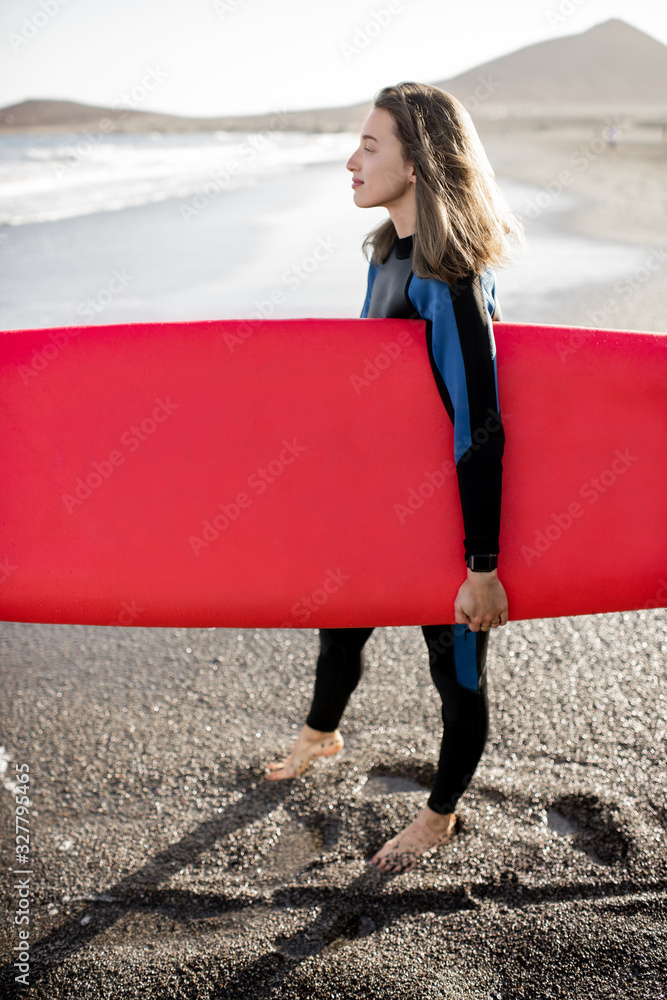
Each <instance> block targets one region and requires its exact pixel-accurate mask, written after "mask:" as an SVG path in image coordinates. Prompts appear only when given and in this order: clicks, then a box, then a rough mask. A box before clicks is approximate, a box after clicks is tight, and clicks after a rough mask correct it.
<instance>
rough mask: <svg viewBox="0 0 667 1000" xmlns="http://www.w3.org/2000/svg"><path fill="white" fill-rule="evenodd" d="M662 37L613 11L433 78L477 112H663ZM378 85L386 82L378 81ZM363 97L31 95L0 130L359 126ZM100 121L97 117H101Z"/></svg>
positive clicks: (3, 117) (487, 115)
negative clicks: (264, 105) (164, 104)
mask: <svg viewBox="0 0 667 1000" xmlns="http://www.w3.org/2000/svg"><path fill="white" fill-rule="evenodd" d="M666 81H667V46H666V45H663V44H662V43H661V42H659V41H657V40H656V39H655V38H651V37H650V35H647V34H645V33H644V32H642V31H639V30H638V29H637V28H633V27H631V26H630V25H629V24H626V23H625V22H624V21H620V20H617V19H614V20H610V21H606V22H604V23H602V24H599V25H596V26H595V27H594V28H590V29H589V30H588V31H584V32H582V33H581V34H578V35H569V36H567V37H565V38H555V39H550V40H549V41H546V42H538V43H537V44H535V45H529V46H527V47H525V48H523V49H519V50H517V51H516V52H513V53H511V54H510V55H507V56H502V57H501V58H499V59H493V60H491V61H490V62H486V63H483V64H481V65H479V66H476V67H474V68H473V69H471V70H469V71H468V72H466V73H461V74H460V75H459V76H455V77H449V78H446V79H443V80H438V81H437V82H436V84H437V86H439V87H442V88H443V90H446V91H448V92H450V93H452V94H454V95H455V96H456V97H458V98H459V100H461V101H463V103H464V104H465V105H466V107H467V108H468V109H469V110H470V111H471V113H472V114H473V115H474V117H475V120H476V121H479V120H483V119H497V118H505V117H513V118H523V119H531V118H545V117H549V118H552V119H561V120H563V119H567V120H572V119H582V118H585V117H590V116H593V117H597V116H600V115H604V114H605V113H608V114H611V113H621V112H622V113H625V114H630V115H632V116H635V117H648V118H649V119H650V120H652V121H667V88H666V87H665V82H666ZM379 83H380V84H382V83H383V81H379ZM369 104H370V101H365V102H363V103H360V104H354V105H349V106H346V107H340V108H312V109H308V110H303V111H290V112H281V113H278V112H276V113H274V114H264V115H243V116H229V115H227V116H221V117H216V118H186V117H180V116H177V115H165V114H159V113H157V112H146V111H133V110H131V109H128V108H115V109H111V108H103V107H95V106H91V105H84V104H78V103H76V102H73V101H57V100H55V101H54V100H28V101H23V102H22V103H20V104H15V105H12V106H11V107H7V108H4V109H2V110H0V132H5V133H7V132H63V131H68V130H69V131H75V132H81V131H85V130H86V129H100V128H101V129H102V130H103V131H109V132H111V131H113V132H152V131H156V132H195V131H206V132H210V131H228V130H235V131H240V130H243V131H259V130H261V129H265V128H276V127H278V128H280V129H293V130H298V131H308V132H339V131H348V130H349V131H356V130H357V129H358V128H359V126H360V124H361V121H362V119H363V116H364V113H365V111H366V109H367V108H368V106H369ZM102 122H104V125H102V124H101V123H102Z"/></svg>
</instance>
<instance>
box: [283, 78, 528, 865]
mask: <svg viewBox="0 0 667 1000" xmlns="http://www.w3.org/2000/svg"><path fill="white" fill-rule="evenodd" d="M347 169H348V170H349V171H350V172H351V173H352V187H353V189H354V201H355V204H356V205H358V206H359V207H360V208H374V207H377V206H382V207H384V208H386V209H387V211H388V213H389V218H388V219H387V220H386V221H384V222H383V223H382V224H381V225H379V226H378V227H377V228H376V229H375V230H374V231H373V232H371V233H370V234H369V235H368V237H367V238H366V240H365V241H364V249H366V248H367V247H369V248H370V249H371V251H372V256H371V262H370V267H369V275H368V290H367V295H366V301H365V303H364V307H363V311H362V316H364V317H365V316H368V317H394V318H421V319H424V320H425V321H426V338H427V344H428V350H429V358H430V361H431V366H432V369H433V374H434V377H435V380H436V384H437V386H438V390H439V392H440V395H441V397H442V401H443V404H444V406H445V407H446V409H447V412H448V414H449V416H450V419H451V420H452V422H453V424H454V451H455V460H456V470H457V478H458V485H459V495H460V499H461V507H462V511H463V521H464V527H465V536H466V537H465V539H464V548H465V559H466V564H467V565H466V578H465V579H464V580H463V582H462V584H461V587H460V589H459V591H458V594H457V597H456V601H455V605H454V611H455V620H456V622H457V624H456V625H432V626H426V625H424V626H422V632H423V634H424V638H425V640H426V643H427V646H428V649H429V659H430V669H431V675H432V678H433V681H434V683H435V686H436V688H437V689H438V692H439V694H440V697H441V699H442V718H443V724H444V732H443V738H442V745H441V751H440V759H439V764H438V770H437V775H436V780H435V785H434V787H433V791H432V792H431V795H430V797H429V800H428V804H427V805H426V806H425V807H424V809H423V810H422V812H421V813H420V815H419V816H418V817H417V819H416V820H415V821H414V822H413V823H411V824H410V825H409V826H408V827H407V828H406V829H405V830H403V831H401V832H400V833H399V834H398V835H397V836H395V837H393V838H392V839H391V840H389V841H388V842H387V843H386V844H385V845H384V847H382V848H381V850H379V851H378V852H377V854H376V855H375V856H374V857H373V858H372V859H371V862H370V863H371V864H372V865H374V866H375V867H376V868H377V869H378V870H379V871H384V872H398V871H407V870H408V869H410V868H412V867H414V865H415V864H416V863H417V862H418V860H419V857H420V856H421V855H422V854H423V853H424V852H425V851H427V850H429V849H430V848H432V847H434V846H435V845H436V844H440V843H443V842H444V841H446V840H448V839H450V838H451V837H452V836H453V834H454V833H455V830H456V825H457V821H456V815H455V813H454V808H455V806H456V803H457V801H458V799H459V798H460V797H461V795H462V794H463V792H464V790H465V788H466V787H467V785H468V783H469V782H470V779H471V778H472V775H473V773H474V771H475V768H476V766H477V763H478V761H479V759H480V757H481V755H482V751H483V749H484V744H485V741H486V734H487V718H488V708H487V694H486V683H485V661H486V649H487V643H488V633H489V630H490V629H493V628H498V627H499V626H501V625H504V624H505V623H506V622H507V615H508V608H507V597H506V594H505V590H504V588H503V585H502V584H501V582H500V580H499V579H498V571H497V559H498V551H499V546H498V533H499V527H500V497H501V478H502V454H503V448H504V440H505V439H504V432H503V427H502V422H501V419H500V410H499V405H498V398H497V381H496V366H495V345H494V339H493V330H492V320H493V319H496V320H497V319H499V318H500V312H499V308H498V305H497V302H496V293H495V279H494V275H493V272H492V271H491V270H490V268H491V267H494V266H498V265H501V264H503V263H506V262H507V261H508V260H509V256H510V245H509V239H510V237H511V236H514V237H516V238H517V239H518V240H519V241H521V240H522V233H521V229H520V225H519V224H518V223H517V221H516V220H515V219H514V217H513V216H512V214H511V212H510V211H509V209H508V207H507V205H506V204H505V202H504V200H503V199H502V197H501V195H500V193H499V191H498V188H497V186H496V184H495V180H494V177H493V172H492V170H491V167H490V165H489V163H488V160H487V159H486V156H485V154H484V151H483V149H482V146H481V143H480V141H479V138H478V136H477V133H476V131H475V128H474V126H473V124H472V121H471V119H470V117H469V115H468V113H467V112H466V110H465V108H464V107H463V106H462V105H461V104H460V103H459V102H458V101H457V100H456V99H455V98H453V97H451V96H450V95H449V94H446V93H444V92H443V91H442V90H439V89H438V88H437V87H431V86H427V85H423V84H416V83H402V84H399V85H398V86H396V87H386V88H385V89H384V90H382V91H380V93H379V94H378V95H377V96H376V98H375V102H374V107H373V110H372V111H371V113H370V114H369V115H368V117H367V118H366V120H365V122H364V125H363V127H362V134H361V143H360V145H359V148H358V149H357V150H356V151H355V152H354V153H353V155H352V156H351V157H350V159H349V161H348V163H347ZM461 572H462V575H463V566H462V569H461ZM372 631H373V629H372V628H349V629H340V628H337V629H320V653H319V657H318V661H317V672H316V679H315V692H314V696H313V703H312V706H311V710H310V713H309V715H308V718H307V720H306V724H305V725H304V727H303V729H302V730H301V733H300V735H299V737H298V739H297V741H296V744H295V746H294V748H293V750H292V752H291V753H290V754H289V756H288V757H287V758H286V759H285V760H283V761H280V762H279V761H275V762H273V763H272V764H270V765H269V769H268V771H267V774H266V777H267V778H270V779H271V780H279V779H283V778H292V777H295V776H296V775H299V774H301V773H302V772H303V771H304V770H305V768H306V766H307V765H308V763H309V761H310V760H312V759H313V758H314V757H318V756H327V757H328V756H331V755H332V754H335V753H337V752H338V751H339V750H340V749H341V747H342V746H343V738H342V736H341V735H340V732H339V731H338V724H339V721H340V718H341V716H342V714H343V711H344V709H345V705H346V704H347V701H348V699H349V696H350V694H351V693H352V691H353V690H354V689H355V687H356V685H357V683H358V681H359V678H360V676H361V670H362V659H361V651H362V648H363V646H364V643H365V642H366V640H367V639H368V637H369V636H370V634H371V633H372Z"/></svg>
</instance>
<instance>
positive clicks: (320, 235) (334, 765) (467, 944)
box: [0, 122, 667, 1000]
mask: <svg viewBox="0 0 667 1000" xmlns="http://www.w3.org/2000/svg"><path fill="white" fill-rule="evenodd" d="M602 127H603V125H602V123H593V124H570V125H568V124H564V125H562V126H560V127H559V128H556V127H550V126H549V125H548V123H546V122H545V124H544V128H542V129H534V128H532V127H531V128H530V129H529V128H519V127H512V128H509V127H506V126H504V127H501V126H500V125H499V124H498V123H494V124H493V125H487V126H484V128H482V129H481V132H482V137H483V139H484V142H485V144H486V148H487V152H488V154H489V157H490V159H491V162H492V163H493V165H494V168H495V169H496V171H497V173H498V176H499V177H500V178H501V180H504V179H506V180H507V182H508V185H509V184H512V185H514V188H513V191H514V194H513V197H515V198H517V200H518V203H517V205H516V207H517V209H520V210H523V209H525V208H526V206H528V207H529V211H528V213H527V215H526V229H527V235H528V240H529V243H530V241H531V240H532V241H533V250H532V251H529V252H528V253H527V254H525V255H522V256H519V257H518V259H517V263H516V265H515V268H513V269H512V270H511V271H508V272H507V273H504V274H502V275H500V276H499V284H500V288H501V301H502V302H503V303H504V309H505V318H506V319H508V320H516V321H523V322H528V321H534V322H535V321H541V322H545V323H563V324H570V325H577V326H596V327H610V328H612V327H613V328H618V329H637V330H642V329H645V330H655V331H661V332H665V331H666V330H667V309H666V308H665V306H666V305H667V296H666V293H665V280H664V262H665V260H666V259H667V258H666V257H665V254H666V253H667V193H666V188H665V181H664V176H665V172H664V168H665V157H666V153H665V147H664V146H662V145H661V142H660V141H659V137H658V135H657V133H656V132H655V130H650V129H649V130H644V131H642V129H640V128H639V127H631V126H628V128H627V129H626V130H625V132H624V134H623V135H622V137H621V139H620V141H619V144H618V149H617V150H616V151H615V152H610V151H609V150H608V149H607V148H606V145H605V144H603V145H602V146H601V145H600V143H601V142H602V138H601V135H602V133H601V129H602ZM598 139H599V140H600V141H599V142H598V141H596V140H598ZM582 150H583V151H584V153H585V150H589V152H590V158H589V159H588V165H587V166H586V167H583V166H581V165H580V166H579V168H577V162H579V164H581V162H582V161H581V159H579V160H578V161H577V160H576V159H575V160H573V159H572V158H573V156H575V157H576V156H577V154H578V155H579V157H581V156H582V155H584V153H582ZM584 158H586V157H585V155H584ZM343 166H344V161H343V163H341V162H325V163H321V164H316V165H312V166H309V167H307V168H305V169H304V170H302V171H300V172H298V173H289V172H288V173H285V174H283V175H281V176H280V177H272V178H271V179H270V180H268V181H267V182H266V184H265V185H263V184H262V183H257V184H255V185H253V186H247V187H244V188H241V189H239V191H238V192H236V193H235V194H234V197H233V198H225V197H224V196H221V197H219V198H214V199H212V200H211V202H210V204H209V205H208V206H207V208H206V210H205V211H203V212H202V213H201V215H200V217H199V218H198V219H197V221H196V222H195V223H193V225H191V226H187V225H185V224H184V223H183V220H182V217H181V216H180V215H179V212H178V205H179V200H178V199H170V200H167V201H163V202H159V203H156V204H145V205H141V206H137V207H134V208H124V209H123V210H121V211H118V212H105V213H102V212H101V213H97V214H91V215H85V216H78V217H75V218H69V219H63V220H61V221H59V222H42V223H36V224H34V225H29V226H22V227H4V228H3V229H2V230H1V232H2V236H3V237H4V238H3V239H2V240H0V256H1V257H2V261H3V263H4V264H5V265H6V269H5V274H6V279H5V280H6V286H5V290H4V293H3V321H2V323H0V325H1V326H3V328H4V329H15V328H17V327H18V326H26V327H27V326H31V325H34V326H51V325H60V324H63V325H64V324H67V323H75V322H83V320H82V319H81V318H80V316H79V315H78V314H77V305H79V304H80V303H81V302H82V301H85V300H86V298H87V297H89V296H91V295H92V294H94V292H95V290H96V289H98V288H101V287H104V283H105V282H106V281H108V275H109V273H110V271H111V270H112V269H113V268H117V269H123V268H125V269H126V270H127V272H128V273H129V274H131V275H133V280H132V282H131V283H130V284H128V286H127V291H126V292H124V293H123V294H122V295H119V296H118V297H117V298H116V299H115V300H114V301H113V303H112V304H110V305H109V307H108V309H107V310H106V311H105V312H104V313H102V314H101V316H100V321H101V322H114V321H118V320H119V319H121V318H122V317H124V318H125V319H126V320H138V319H184V318H192V319H195V318H213V317H216V316H218V317H220V318H222V317H223V316H242V315H247V313H248V311H249V310H250V309H252V308H253V300H255V299H260V300H261V299H262V298H265V297H266V295H267V294H268V293H270V291H271V289H272V288H275V287H277V286H278V285H279V284H280V282H281V276H282V275H283V274H284V273H285V272H286V271H287V270H289V269H290V268H292V267H294V266H295V265H298V264H299V262H300V261H302V260H303V259H304V258H305V257H306V256H308V255H309V254H311V253H312V248H313V247H314V246H315V245H316V243H317V240H318V239H324V240H329V241H330V243H331V244H332V245H333V244H338V245H337V246H335V247H333V252H332V253H331V254H330V255H329V257H328V258H327V260H326V261H325V262H324V263H323V264H322V266H321V267H320V268H318V269H317V270H316V271H315V272H314V273H313V274H312V275H311V276H310V277H309V278H308V280H307V281H305V280H304V281H302V282H301V284H300V286H299V287H298V288H297V289H295V291H294V294H293V296H292V297H290V298H288V299H287V301H286V303H285V304H284V305H283V306H281V307H280V309H279V310H276V312H275V314H274V315H276V316H279V315H358V312H359V309H360V306H361V302H362V301H363V293H364V289H365V273H366V266H365V263H364V260H363V257H362V255H361V253H360V250H359V246H360V241H361V237H362V235H363V233H364V232H365V231H366V230H367V229H368V228H370V227H371V226H372V224H373V222H374V221H375V219H374V218H371V214H370V213H368V214H367V215H364V214H362V213H359V212H358V210H356V209H354V206H353V205H351V195H350V192H349V187H348V181H347V179H346V178H345V177H343V180H342V182H339V181H338V180H337V178H338V177H339V175H340V173H341V170H342V168H343ZM563 171H567V172H568V173H569V175H570V176H571V180H570V179H568V180H567V181H565V180H564V178H563V177H562V176H561V177H560V180H559V176H560V175H561V174H562V172H563ZM343 173H344V171H343ZM558 184H560V186H561V188H562V191H558ZM508 191H509V187H508ZM540 195H542V196H543V197H542V198H541V200H538V199H539V196H540ZM181 201H182V199H181ZM531 205H534V206H535V208H534V209H530V206H531ZM380 214H381V213H380ZM531 214H532V215H533V217H532V218H531V217H530V215H531ZM535 247H537V248H538V251H539V252H536V251H535ZM550 250H551V251H552V252H553V255H554V256H551V257H550V256H549V253H550ZM568 262H569V263H568ZM568 266H570V267H571V271H568V270H567V267H568ZM535 276H537V277H535ZM77 317H78V318H77ZM666 579H667V577H666ZM663 585H667V584H665V581H662V580H661V581H656V591H658V589H659V588H660V587H662V586H663ZM510 613H511V609H510ZM666 623H667V611H665V610H655V609H649V610H645V611H632V612H626V613H615V614H609V615H599V616H590V617H579V618H561V619H552V620H537V621H524V622H510V623H509V624H508V625H507V626H506V627H505V628H504V629H503V630H501V631H499V632H497V633H495V634H494V635H493V636H492V637H491V642H490V653H489V662H488V671H489V679H490V699H491V729H490V736H489V742H488V745H487V749H486V752H485V754H484V757H483V758H482V761H481V764H480V766H479V768H478V770H477V772H476V774H475V777H474V780H473V782H472V785H471V787H470V789H469V790H468V792H467V793H466V795H465V796H464V798H463V799H462V801H461V806H460V817H461V821H462V832H461V834H460V835H459V837H458V838H456V839H455V840H454V841H453V842H452V844H451V845H450V846H449V847H447V848H446V849H444V850H441V851H439V852H437V853H435V854H434V855H432V856H431V857H428V858H426V859H425V860H424V862H423V863H422V864H421V865H420V866H419V867H418V868H417V869H416V870H414V871H413V872H410V873H407V874H404V875H400V876H397V877H387V876H381V875H379V874H378V873H376V872H374V871H373V870H372V869H370V868H369V867H368V865H367V864H366V859H367V858H368V857H369V856H370V855H371V854H372V853H373V852H374V851H375V850H377V848H378V847H379V846H381V844H382V843H383V842H384V840H386V839H387V837H388V836H390V835H391V834H392V833H394V832H396V831H397V830H398V829H400V828H401V827H402V826H404V825H405V824H406V823H407V822H408V821H409V820H410V819H411V818H412V817H413V816H414V815H415V814H416V812H417V811H418V810H419V808H420V807H421V805H422V804H423V802H424V801H425V800H426V797H427V791H426V789H427V788H428V787H429V784H430V782H431V780H432V777H433V774H434V768H435V764H436V761H437V751H438V747H439V731H440V720H439V706H438V700H437V695H436V692H435V690H434V689H433V688H432V685H431V681H430V677H429V673H428V661H427V656H426V648H425V646H424V643H423V640H422V637H421V632H420V630H419V628H418V627H416V626H414V627H413V626H411V627H407V628H400V629H398V628H384V629H378V630H376V632H375V633H374V635H373V637H372V638H371V640H370V642H369V644H368V646H367V657H366V659H367V671H366V676H365V677H364V678H363V679H362V682H361V685H360V687H359V689H358V690H357V692H356V693H355V695H354V696H353V699H352V701H351V703H350V705H349V708H348V711H347V713H346V716H345V718H344V721H343V724H342V727H341V728H342V732H343V735H344V737H345V740H346V746H345V749H344V751H343V753H342V754H341V755H340V756H339V757H337V758H333V759H331V760H329V761H327V762H322V761H320V762H318V763H317V764H316V765H315V766H314V767H313V768H312V769H311V770H310V771H308V772H307V773H306V774H305V775H304V776H303V777H302V778H299V779H296V780H294V781H292V782H289V783H281V784H270V783H268V782H266V781H264V779H263V777H262V772H263V768H264V766H265V764H266V762H267V761H268V760H270V759H272V758H273V757H274V755H275V754H276V753H277V752H278V751H280V750H286V749H287V748H288V746H289V744H290V741H291V739H292V738H293V737H294V736H295V735H296V731H297V729H298V727H299V726H300V725H301V722H302V720H303V718H304V714H305V712H306V710H307V706H308V704H309V698H310V692H311V689H312V679H313V668H314V660H315V655H316V650H317V634H316V632H315V631H314V630H308V629H303V630H264V631H255V630H251V629H245V630H235V629H220V630H197V629H192V630H185V629H140V628H132V627H129V628H122V629H120V628H116V629H114V628H101V627H100V628H93V627H85V626H55V625H23V624H17V623H4V624H3V625H2V626H1V627H0V650H1V652H2V658H1V665H0V681H1V683H2V689H3V692H4V698H3V701H2V706H1V707H0V745H1V746H3V747H4V749H3V750H2V752H0V771H3V772H4V773H3V774H2V775H0V777H2V779H3V782H4V789H5V791H4V792H3V794H4V795H5V801H4V803H3V809H5V810H8V809H9V808H10V807H11V808H13V798H12V796H11V794H10V792H11V789H12V787H13V786H12V784H11V782H12V780H13V776H14V774H15V767H16V765H21V764H27V765H29V768H30V780H31V790H30V797H31V801H32V805H31V824H32V825H31V837H32V841H31V843H32V847H31V855H30V862H31V868H30V871H31V875H30V891H31V897H30V906H31V910H30V920H31V923H30V977H29V985H28V986H27V987H26V988H24V989H21V995H22V996H25V997H27V998H40V1000H41V998H49V1000H61V998H62V1000H65V998H67V1000H69V998H72V997H81V998H84V997H85V998H86V1000H95V998H103V997H104V998H121V997H128V998H129V997H135V996H138V995H142V996H146V997H151V998H165V1000H167V998H169V1000H171V998H181V997H182V998H190V997H192V998H195V997H197V998H206V1000H208V998H210V1000H214V998H215V1000H217V998H223V997H224V998H225V1000H227V998H229V1000H232V998H253V997H257V998H259V997H261V998H276V1000H277V998H281V1000H282V998H286V1000H288V998H308V1000H314V998H320V997H322V998H327V1000H329V998H341V1000H350V998H354V997H360V998H361V997H377V998H383V1000H384V998H387V997H393V996H401V997H403V998H405V1000H412V998H415V1000H417V998H419V1000H423V998H431V997H432V998H438V1000H442V998H445V1000H450V998H451V1000H455V998H456V1000H468V998H470V1000H472V998H474V1000H516V998H519V997H522V998H523V997H526V998H539V1000H543V998H545V1000H547V998H560V997H576V998H581V1000H583V998H591V1000H603V998H607V997H608V998H614V1000H616V998H619V997H622V998H637V1000H640V998H641V1000H660V998H661V997H664V996H667V920H666V917H667V905H666V896H665V893H666V889H667V807H666V803H667V753H666V751H665V747H666V735H667V668H666V659H667V657H666V656H665V653H666V651H667V639H666V633H665V624H666ZM5 815H8V813H7V811H5ZM1 836H2V849H3V853H2V857H3V858H5V859H6V858H9V857H10V856H11V854H12V851H13V845H14V831H13V828H10V825H9V823H8V822H7V823H4V824H3V826H2V834H1ZM6 867H8V863H6ZM19 877H20V876H16V878H19ZM17 893H18V890H17V888H16V882H15V879H14V876H13V875H10V873H9V872H6V874H5V876H4V878H3V880H2V889H1V894H2V903H3V911H4V912H6V913H13V912H14V911H15V910H16V906H17V899H18V896H17ZM15 944H16V936H15V928H14V925H13V924H12V923H11V922H10V921H9V920H5V921H3V922H2V924H0V945H1V947H2V955H3V962H4V963H5V964H4V967H3V969H2V971H1V972H0V977H1V978H0V993H1V994H2V995H3V996H11V995H13V992H12V991H13V990H15V989H16V983H15V982H14V976H15V970H14V969H13V966H12V963H13V961H14V958H13V957H12V954H13V953H12V949H13V948H14V946H15Z"/></svg>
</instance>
